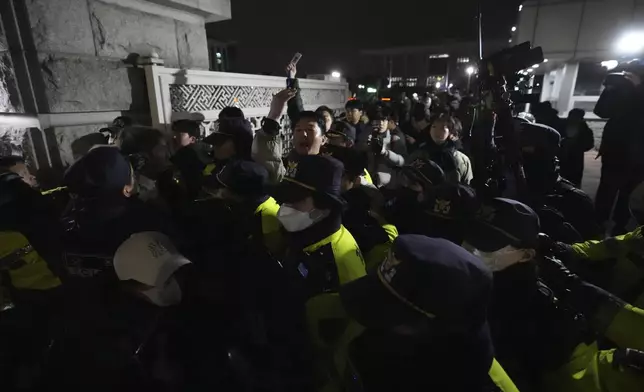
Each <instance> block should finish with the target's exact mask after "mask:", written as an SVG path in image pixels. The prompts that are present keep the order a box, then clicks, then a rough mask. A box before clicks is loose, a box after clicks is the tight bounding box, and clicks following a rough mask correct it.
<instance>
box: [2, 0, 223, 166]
mask: <svg viewBox="0 0 644 392" xmlns="http://www.w3.org/2000/svg"><path fill="white" fill-rule="evenodd" d="M2 1H5V0H2ZM157 3H163V4H165V5H159V4H157ZM166 3H167V2H156V1H140V0H138V1H134V0H131V1H130V0H119V1H115V0H11V4H12V5H11V6H13V7H14V9H15V10H17V12H16V14H17V15H19V17H18V19H19V20H17V22H18V23H17V24H18V25H19V27H18V30H19V35H20V37H21V43H20V44H21V45H22V44H23V43H24V46H22V47H18V46H16V47H12V48H11V49H12V50H13V52H14V55H15V54H16V53H19V52H20V51H22V52H23V53H25V54H27V55H31V57H29V56H26V57H28V62H29V64H28V65H27V67H28V68H29V71H28V72H29V75H30V78H31V80H30V82H31V83H32V84H33V89H34V98H33V99H34V101H35V104H34V106H35V107H36V110H37V113H34V114H35V115H42V114H52V116H51V117H52V118H53V117H54V116H53V115H56V116H57V117H56V119H57V121H53V122H52V123H51V124H45V128H46V129H45V134H46V140H47V144H48V149H49V152H50V155H51V160H52V164H53V165H54V166H59V167H61V168H62V167H65V166H67V165H68V164H69V163H70V162H72V161H73V159H74V157H75V155H77V154H75V153H74V152H73V151H72V150H73V149H72V145H73V143H74V141H75V140H76V139H78V138H80V137H82V136H84V135H86V134H89V133H92V132H94V131H96V130H98V129H99V128H101V127H103V126H104V125H105V124H106V123H107V122H109V121H110V120H111V118H113V117H116V116H117V115H121V114H125V115H130V116H132V117H134V118H136V119H137V120H139V122H142V123H149V122H150V118H149V117H150V114H149V110H150V108H149V102H148V96H147V88H146V84H145V75H144V72H143V69H141V68H138V67H137V66H136V58H137V57H138V56H149V55H151V54H153V53H156V54H158V56H159V57H160V58H161V59H163V60H164V61H165V64H166V66H170V67H177V68H190V69H208V65H209V62H208V49H207V41H206V31H205V27H204V21H205V18H204V14H203V13H201V14H199V13H194V14H191V13H190V12H191V10H192V9H190V8H189V7H187V6H185V7H183V8H182V9H179V10H173V9H172V8H171V7H172V4H173V3H172V2H170V3H167V4H166ZM205 3H209V1H206V2H205ZM212 3H213V4H214V3H217V2H216V1H212ZM130 5H131V6H130ZM174 11H176V12H174ZM3 18H6V16H5V15H3ZM9 45H12V43H11V42H10V43H9ZM16 45H17V44H16ZM6 47H7V44H6V43H5V42H4V41H2V40H0V112H7V111H9V112H11V111H17V110H18V109H19V108H15V107H14V108H12V107H10V106H8V105H6V104H5V103H4V101H5V100H6V99H5V98H4V97H5V94H3V90H2V88H3V87H2V86H3V83H4V84H6V79H7V77H6V76H5V74H6V73H7V71H6V67H4V57H5V56H4V55H3V54H4V53H5V52H6ZM3 48H5V49H4V51H3ZM7 57H8V56H7ZM86 112H92V113H93V114H94V117H92V118H100V116H98V117H97V116H96V112H101V113H104V114H105V115H104V116H103V117H102V118H100V120H97V121H96V122H97V123H95V124H94V123H91V121H89V122H88V121H83V117H82V113H86ZM3 132H4V131H1V130H0V138H1V137H2V134H3ZM4 134H8V132H4Z"/></svg>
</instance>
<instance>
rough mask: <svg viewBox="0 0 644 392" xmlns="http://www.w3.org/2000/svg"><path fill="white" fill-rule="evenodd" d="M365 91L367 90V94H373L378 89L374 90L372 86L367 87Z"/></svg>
mask: <svg viewBox="0 0 644 392" xmlns="http://www.w3.org/2000/svg"><path fill="white" fill-rule="evenodd" d="M367 92H368V93H369V94H375V93H376V92H378V90H376V89H375V88H373V87H367Z"/></svg>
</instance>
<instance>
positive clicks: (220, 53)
mask: <svg viewBox="0 0 644 392" xmlns="http://www.w3.org/2000/svg"><path fill="white" fill-rule="evenodd" d="M236 54H237V44H236V43H235V42H223V41H218V40H215V39H212V38H208V62H209V64H210V68H209V69H210V70H211V71H218V72H231V71H232V70H234V67H235V57H236Z"/></svg>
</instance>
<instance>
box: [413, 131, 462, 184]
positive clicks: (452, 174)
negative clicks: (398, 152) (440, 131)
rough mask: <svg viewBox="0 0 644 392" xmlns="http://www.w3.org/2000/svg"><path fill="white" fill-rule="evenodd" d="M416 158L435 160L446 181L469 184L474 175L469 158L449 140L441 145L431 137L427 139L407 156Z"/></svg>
mask: <svg viewBox="0 0 644 392" xmlns="http://www.w3.org/2000/svg"><path fill="white" fill-rule="evenodd" d="M416 159H428V160H430V161H433V162H436V163H437V164H438V165H439V166H440V167H441V169H443V171H444V172H445V179H446V181H447V182H451V183H453V184H458V183H461V184H466V185H469V183H470V181H472V178H473V177H474V175H473V172H472V163H471V162H470V159H469V158H468V157H467V155H465V154H463V153H462V152H460V151H459V150H458V149H457V145H456V143H455V142H453V141H451V140H448V141H446V142H445V143H443V144H441V145H438V144H436V143H434V142H433V141H432V140H431V139H429V140H427V141H426V142H425V143H423V144H422V145H420V146H419V147H418V149H417V150H416V151H414V152H413V153H412V154H411V155H410V156H409V159H408V161H409V162H413V161H414V160H416Z"/></svg>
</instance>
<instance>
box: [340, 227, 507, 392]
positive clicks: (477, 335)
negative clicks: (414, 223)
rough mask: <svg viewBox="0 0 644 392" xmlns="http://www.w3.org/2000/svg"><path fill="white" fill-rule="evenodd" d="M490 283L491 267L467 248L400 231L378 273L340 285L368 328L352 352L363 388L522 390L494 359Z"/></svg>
mask: <svg viewBox="0 0 644 392" xmlns="http://www.w3.org/2000/svg"><path fill="white" fill-rule="evenodd" d="M491 290H492V275H491V273H490V272H489V270H488V269H487V268H486V267H485V265H484V264H483V262H482V261H481V260H479V259H478V258H476V257H475V256H473V255H472V254H470V253H468V252H467V251H466V250H464V249H463V248H461V247H459V246H457V245H455V244H453V243H450V242H449V241H446V240H443V239H433V238H429V237H425V236H421V235H401V236H399V237H398V238H397V239H396V241H395V242H394V246H393V248H392V250H391V252H390V253H389V255H388V257H387V258H386V259H385V260H384V261H383V262H382V264H381V265H380V266H379V267H378V268H377V270H376V271H375V272H374V273H373V274H369V275H367V276H365V277H363V278H361V279H358V280H356V281H354V282H351V283H349V284H347V285H344V286H342V287H341V288H340V296H341V299H342V303H343V304H344V306H345V308H346V310H347V312H348V313H349V315H350V316H351V317H353V318H354V319H355V320H356V321H357V322H359V323H360V324H361V325H363V326H364V327H365V328H366V330H365V332H364V333H363V334H362V335H361V336H360V337H359V338H358V339H356V340H355V341H354V342H353V343H352V345H353V347H352V352H353V353H354V355H353V356H352V358H351V359H352V363H353V364H354V366H355V369H356V371H357V374H358V376H359V377H360V380H361V381H362V385H363V386H364V390H365V391H387V390H390V391H391V390H401V391H428V390H449V391H487V390H490V388H493V386H494V385H495V384H496V385H497V386H498V387H500V388H501V389H502V390H505V391H516V390H517V389H516V387H515V386H514V384H513V383H512V381H511V380H510V379H509V377H508V376H507V375H506V374H505V372H504V371H503V369H502V368H501V366H500V365H499V364H498V362H496V360H495V359H494V352H493V345H492V340H491V338H490V332H489V329H488V325H487V316H486V311H487V305H488V298H489V296H490V294H491Z"/></svg>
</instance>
